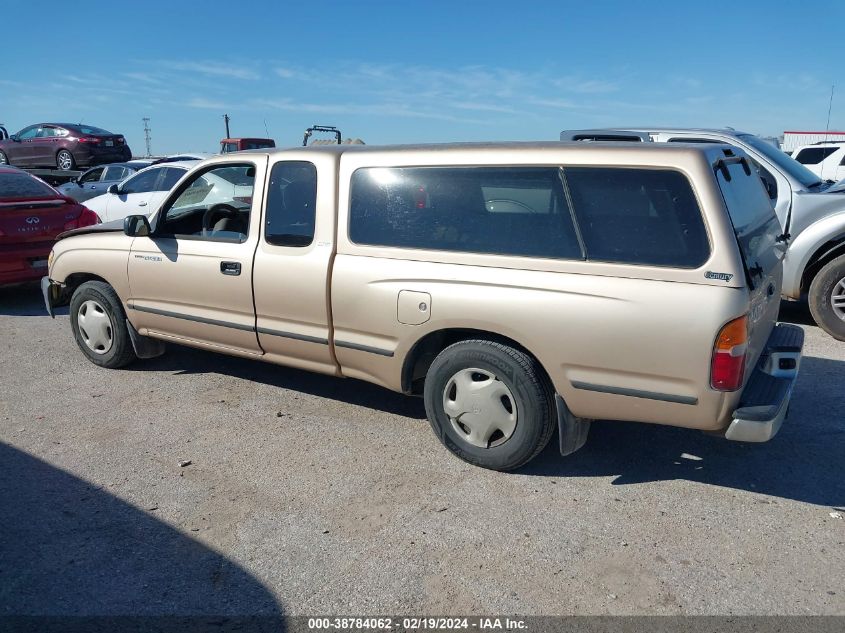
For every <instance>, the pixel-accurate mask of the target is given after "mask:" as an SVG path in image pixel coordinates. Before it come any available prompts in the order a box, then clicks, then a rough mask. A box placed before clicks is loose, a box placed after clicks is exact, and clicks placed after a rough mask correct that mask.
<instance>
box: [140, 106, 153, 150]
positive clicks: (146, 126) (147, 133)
mask: <svg viewBox="0 0 845 633" xmlns="http://www.w3.org/2000/svg"><path fill="white" fill-rule="evenodd" d="M141 120H142V121H143V122H144V141H146V143H147V158H149V157H150V156H152V155H153V154H152V152H151V151H150V117H148V116H145V117H143V118H142V119H141Z"/></svg>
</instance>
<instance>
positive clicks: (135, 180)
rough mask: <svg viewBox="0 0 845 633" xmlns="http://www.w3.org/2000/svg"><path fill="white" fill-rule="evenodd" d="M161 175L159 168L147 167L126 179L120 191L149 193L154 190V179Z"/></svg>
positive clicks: (124, 192)
mask: <svg viewBox="0 0 845 633" xmlns="http://www.w3.org/2000/svg"><path fill="white" fill-rule="evenodd" d="M160 175H161V169H148V170H146V171H142V172H141V173H139V174H138V175H137V176H133V177H132V178H130V179H129V180H127V181H126V182H125V183H124V184H123V186H122V187H121V188H120V193H122V194H130V193H149V192H150V191H155V186H156V181H158V177H159V176H160Z"/></svg>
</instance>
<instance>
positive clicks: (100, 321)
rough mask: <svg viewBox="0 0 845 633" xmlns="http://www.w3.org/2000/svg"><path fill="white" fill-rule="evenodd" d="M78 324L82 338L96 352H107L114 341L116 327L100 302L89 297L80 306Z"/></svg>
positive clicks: (77, 316) (77, 315)
mask: <svg viewBox="0 0 845 633" xmlns="http://www.w3.org/2000/svg"><path fill="white" fill-rule="evenodd" d="M76 324H77V326H78V327H79V333H80V334H81V335H82V340H83V341H85V344H86V345H87V346H88V349H90V350H91V351H92V352H94V353H95V354H105V353H106V352H108V351H109V350H110V349H111V346H112V343H113V342H114V340H113V336H114V328H113V327H112V323H111V319H110V318H109V315H108V312H106V311H105V310H104V309H103V306H101V305H100V304H99V303H97V302H96V301H94V300H93V299H89V300H88V301H86V302H84V303H83V304H82V305H81V306H79V312H77V314H76Z"/></svg>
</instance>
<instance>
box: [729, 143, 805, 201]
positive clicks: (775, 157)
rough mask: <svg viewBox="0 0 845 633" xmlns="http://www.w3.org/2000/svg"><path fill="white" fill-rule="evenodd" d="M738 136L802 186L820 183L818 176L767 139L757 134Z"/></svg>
mask: <svg viewBox="0 0 845 633" xmlns="http://www.w3.org/2000/svg"><path fill="white" fill-rule="evenodd" d="M739 138H741V139H742V140H743V141H745V142H746V143H748V144H749V145H750V146H751V147H753V148H754V149H756V150H757V151H758V152H760V153H761V154H763V156H765V157H766V158H768V159H769V160H770V161H772V162H773V163H774V164H775V165H777V166H778V167H780V168H781V169H782V170H783V171H785V172H786V173H787V174H789V175H790V176H792V177H793V178H794V179H795V180H797V181H798V182H800V183H801V184H802V185H803V186H804V187H807V188H810V187H815V186H816V185H818V184H820V183H821V180H819V177H818V176H816V175H815V174H814V173H813V172H811V171H810V170H809V169H807V168H806V167H804V165H802V164H801V163H799V162H798V161H797V160H795V159H794V158H792V157H791V156H787V155H786V154H785V153H784V152H782V151H781V150H779V149H778V148H777V147H775V146H774V145H772V144H771V143H769V142H768V141H764V140H763V139H761V138H760V137H759V136H754V135H753V134H740V135H739Z"/></svg>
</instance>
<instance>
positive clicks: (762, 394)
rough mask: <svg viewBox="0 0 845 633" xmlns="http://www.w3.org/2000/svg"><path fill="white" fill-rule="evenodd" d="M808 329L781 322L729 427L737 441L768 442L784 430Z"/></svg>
mask: <svg viewBox="0 0 845 633" xmlns="http://www.w3.org/2000/svg"><path fill="white" fill-rule="evenodd" d="M803 347H804V330H802V329H801V328H800V327H797V326H795V325H786V324H784V323H779V324H778V325H777V326H775V329H774V330H772V334H771V336H770V337H769V340H768V342H767V344H766V350H765V351H764V352H763V355H762V356H761V357H760V361H759V362H758V364H757V367H756V368H755V370H754V373H753V374H751V378H750V379H749V380H748V383H747V384H746V386H745V389H744V390H743V392H742V396H741V398H740V401H739V407H738V408H737V409H736V411H734V412H733V420H732V421H731V423H730V425H729V426H728V428H727V431H725V437H726V438H727V439H729V440H734V441H737V442H767V441H769V440H770V439H772V438H773V437H774V436H775V434H777V432H778V430H780V427H781V425H782V424H783V421H784V420H785V419H786V414H787V411H788V410H789V400H790V398H791V397H792V389H793V387H794V386H795V381H796V379H797V378H798V368H799V365H800V364H801V350H802V348H803Z"/></svg>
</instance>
